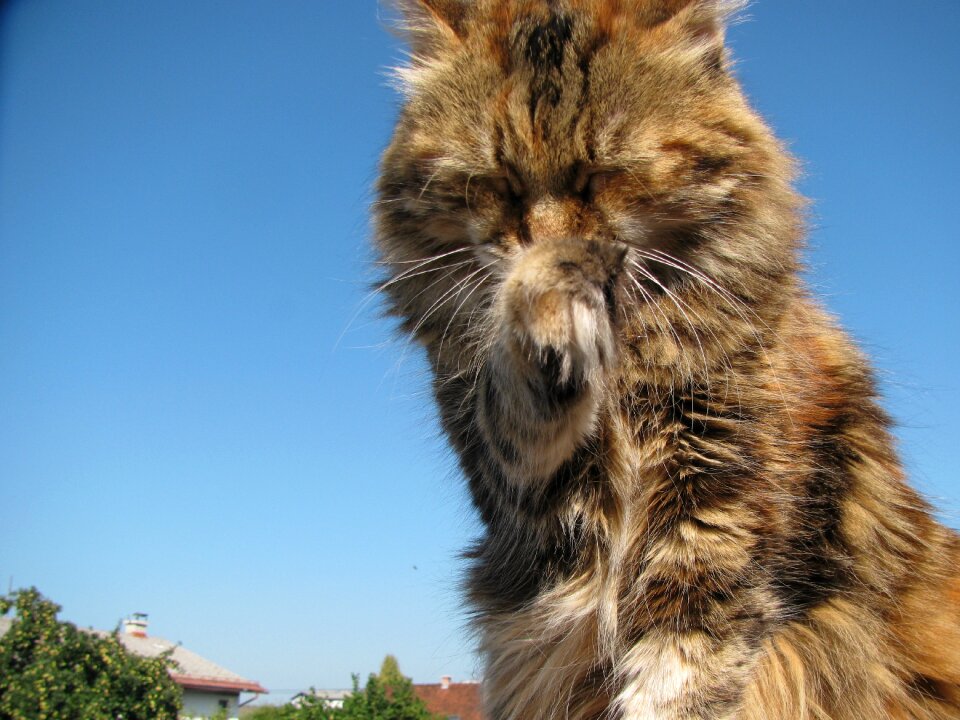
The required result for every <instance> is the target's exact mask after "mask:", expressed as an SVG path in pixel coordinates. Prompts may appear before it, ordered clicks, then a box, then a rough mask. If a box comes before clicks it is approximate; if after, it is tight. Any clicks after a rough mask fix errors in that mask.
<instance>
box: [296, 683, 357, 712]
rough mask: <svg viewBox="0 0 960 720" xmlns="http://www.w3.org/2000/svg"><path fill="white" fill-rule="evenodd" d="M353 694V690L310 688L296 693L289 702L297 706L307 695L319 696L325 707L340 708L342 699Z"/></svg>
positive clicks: (300, 704) (301, 703)
mask: <svg viewBox="0 0 960 720" xmlns="http://www.w3.org/2000/svg"><path fill="white" fill-rule="evenodd" d="M352 694H353V690H315V689H313V688H311V689H310V690H308V691H307V692H301V693H297V694H296V695H294V696H293V699H292V700H290V704H291V705H293V706H294V707H296V708H298V707H301V706H302V705H303V699H304V698H305V697H307V696H310V697H315V698H320V699H321V700H323V701H324V702H325V703H326V704H327V707H331V708H337V709H339V708H342V707H343V701H344V700H345V699H346V698H347V697H348V696H349V695H352Z"/></svg>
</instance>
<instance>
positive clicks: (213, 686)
mask: <svg viewBox="0 0 960 720" xmlns="http://www.w3.org/2000/svg"><path fill="white" fill-rule="evenodd" d="M93 632H96V633H98V634H102V635H106V634H108V633H104V632H102V631H100V630H94V631H93ZM118 637H119V639H120V642H121V643H122V644H123V646H124V647H125V648H126V649H127V650H129V651H130V652H132V653H134V654H135V655H140V656H141V657H156V656H157V655H160V654H162V653H165V652H170V651H172V653H171V655H170V658H171V659H172V660H173V661H174V662H175V663H176V664H177V667H176V668H175V669H172V670H171V671H170V677H172V678H173V680H174V682H176V683H177V685H179V686H180V687H181V688H183V712H182V714H181V717H182V718H208V717H212V716H214V715H216V714H217V713H218V712H221V711H223V710H226V712H227V718H228V720H236V719H237V718H238V717H239V713H240V710H239V708H240V693H242V692H243V693H255V694H257V695H259V694H262V693H266V692H267V690H266V689H264V688H263V687H262V686H261V685H260V683H258V682H255V681H253V680H247V679H246V678H244V677H241V676H239V675H237V674H236V673H233V672H230V671H229V670H227V669H226V668H223V667H220V666H219V665H217V664H216V663H214V662H212V661H210V660H207V659H206V658H205V657H201V656H200V655H197V654H196V653H195V652H191V651H190V650H187V649H186V648H185V647H183V646H182V645H180V644H179V643H173V642H170V641H169V640H164V639H163V638H159V637H153V636H148V635H147V616H146V615H144V614H143V613H134V614H133V615H132V616H131V617H130V618H128V619H127V620H125V621H124V623H123V632H121V633H120V634H119V636H118Z"/></svg>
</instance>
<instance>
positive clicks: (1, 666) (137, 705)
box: [0, 588, 182, 720]
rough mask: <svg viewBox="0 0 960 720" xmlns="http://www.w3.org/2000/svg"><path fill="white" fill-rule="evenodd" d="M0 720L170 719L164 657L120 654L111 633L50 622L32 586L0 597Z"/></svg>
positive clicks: (176, 704)
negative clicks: (10, 618)
mask: <svg viewBox="0 0 960 720" xmlns="http://www.w3.org/2000/svg"><path fill="white" fill-rule="evenodd" d="M11 610H13V611H14V612H15V614H16V618H15V620H14V622H13V623H12V624H11V626H10V629H9V630H8V631H7V633H6V634H5V635H4V636H3V637H2V638H0V720H117V718H122V720H176V718H177V716H178V714H179V711H180V707H181V698H182V693H181V690H180V687H179V686H178V685H177V684H176V683H175V682H174V681H173V680H172V679H171V677H170V674H169V672H168V671H169V669H170V667H171V666H172V661H171V660H170V659H169V658H168V657H158V658H142V657H139V656H137V655H133V654H132V653H129V652H127V650H126V649H125V648H124V647H123V645H122V644H121V643H120V641H119V640H118V639H117V637H116V634H114V635H108V636H100V635H94V634H92V633H88V632H83V631H81V630H78V629H77V627H76V626H75V625H73V624H71V623H65V622H60V621H59V620H57V613H59V612H60V606H58V605H56V604H54V603H53V602H51V601H49V600H47V599H46V598H44V597H43V595H41V594H40V593H39V592H38V591H37V589H36V588H30V589H29V590H20V591H18V592H15V593H13V594H11V595H7V596H0V616H2V615H7V614H8V613H10V611H11Z"/></svg>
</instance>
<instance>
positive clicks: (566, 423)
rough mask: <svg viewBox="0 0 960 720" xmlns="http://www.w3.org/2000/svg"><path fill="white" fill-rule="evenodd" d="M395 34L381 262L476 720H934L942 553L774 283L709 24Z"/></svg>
mask: <svg viewBox="0 0 960 720" xmlns="http://www.w3.org/2000/svg"><path fill="white" fill-rule="evenodd" d="M405 6H406V11H407V19H408V21H409V25H410V32H411V42H412V45H413V50H414V56H413V64H412V66H411V67H410V68H408V69H405V70H403V71H402V75H403V78H404V81H405V83H406V91H407V93H408V100H407V103H406V106H405V108H404V111H403V114H402V116H401V119H400V122H399V124H398V128H397V131H396V134H395V137H394V140H393V142H392V144H391V146H390V148H389V149H388V150H387V153H386V155H385V158H384V163H383V174H382V177H381V180H380V185H379V196H380V197H379V202H378V205H377V222H378V229H377V230H378V232H377V235H378V248H379V252H380V254H381V259H382V260H383V262H384V263H385V267H386V268H387V273H388V279H387V282H386V283H385V284H384V287H385V290H386V292H387V293H388V297H389V298H390V301H391V309H392V311H393V312H394V313H395V314H396V315H397V316H399V317H400V318H401V319H402V321H403V324H404V327H405V329H406V330H407V331H409V332H411V333H412V334H413V335H414V336H416V337H417V338H418V339H419V340H420V341H421V342H422V343H423V345H424V346H425V348H426V350H427V354H428V357H429V359H430V362H431V363H432V365H433V368H434V371H435V377H436V379H435V392H436V397H437V400H438V403H439V407H440V413H441V417H442V420H443V424H444V428H445V430H446V432H447V433H448V435H449V437H450V440H451V443H452V445H453V447H454V448H455V449H456V451H457V453H458V454H459V457H460V461H461V466H462V467H463V470H464V472H465V474H466V476H467V478H468V481H469V485H470V489H471V492H472V494H473V497H474V501H475V504H476V506H477V509H478V511H479V514H480V517H481V519H482V521H483V524H484V527H485V533H484V535H483V537H482V538H481V539H480V540H479V541H478V542H477V544H476V546H475V547H474V548H473V550H472V551H471V553H470V556H471V558H472V560H471V562H472V565H471V571H470V575H469V580H468V587H467V591H468V595H469V598H470V601H471V603H472V606H473V609H474V611H475V616H476V621H475V622H476V627H477V630H478V633H479V638H480V644H481V651H482V653H483V656H484V659H485V662H486V667H485V678H484V682H485V696H486V698H487V701H486V703H487V712H488V715H489V717H490V718H491V719H492V720H553V719H554V718H556V719H560V718H563V719H569V720H599V719H600V718H609V719H611V720H614V719H622V720H680V719H681V718H683V719H688V718H703V719H707V718H736V719H737V720H794V719H796V720H806V719H810V720H814V719H818V720H819V719H824V720H825V719H828V718H829V719H831V720H880V719H881V718H896V719H900V718H903V719H904V720H906V719H911V720H913V719H916V720H919V719H921V718H930V719H934V718H936V719H940V718H960V609H958V608H960V579H958V572H957V565H958V562H960V544H958V540H957V537H956V536H955V535H954V534H953V533H952V532H951V531H949V530H947V529H945V528H943V527H941V526H940V525H938V524H937V523H936V522H935V521H934V520H933V519H932V518H931V516H930V514H929V510H928V508H927V506H926V505H925V503H924V502H923V500H922V499H921V498H920V497H919V496H918V495H917V494H916V493H915V492H914V491H913V490H912V489H911V488H910V487H909V486H908V485H907V484H906V482H905V480H904V478H903V473H902V471H901V469H900V466H899V463H898V460H897V458H896V456H895V453H894V450H893V443H892V440H891V438H890V436H889V434H888V425H889V423H888V420H887V418H886V416H885V415H884V413H883V411H882V410H881V409H880V408H879V406H878V404H877V398H876V394H875V389H874V384H873V381H872V379H871V374H870V371H869V368H868V365H867V363H866V362H865V360H864V359H863V358H862V357H861V355H860V354H859V352H858V351H857V350H856V348H854V347H853V346H852V344H851V343H850V342H849V341H848V340H847V339H846V337H845V336H844V335H843V333H842V332H841V331H840V330H839V329H837V328H836V326H835V325H834V323H833V321H832V320H831V319H830V318H829V317H828V316H827V315H826V314H825V313H823V312H822V311H821V310H820V309H819V308H818V306H817V305H816V303H815V302H814V301H812V300H811V299H810V298H809V296H808V295H807V292H806V290H805V289H804V287H803V285H802V282H801V281H800V280H799V278H798V275H797V272H798V265H799V258H798V253H799V250H800V244H801V237H802V232H803V229H802V221H801V217H800V215H801V207H802V202H801V200H800V199H799V198H798V197H797V196H796V195H795V193H794V191H793V190H792V188H791V184H790V183H791V179H792V178H791V173H792V170H791V162H790V160H789V158H788V157H787V156H786V154H785V153H784V152H783V150H782V149H781V147H780V146H779V144H778V143H777V142H776V140H775V139H774V138H773V137H772V135H771V134H770V132H769V130H768V129H767V128H766V126H765V125H764V124H763V123H762V121H761V120H760V119H759V118H758V117H757V116H756V115H755V114H754V113H753V112H752V111H751V110H750V108H749V107H748V106H747V104H746V102H745V100H744V99H743V96H742V93H741V91H740V89H739V87H738V85H737V83H736V82H735V80H734V79H733V78H732V77H731V76H730V74H729V72H728V70H727V67H726V58H725V54H724V50H723V46H722V15H723V11H724V9H725V8H724V7H723V5H722V4H721V3H719V2H714V1H712V0H556V1H554V2H550V1H548V0H477V1H476V2H466V1H463V2H461V1H459V0H408V1H407V2H406V3H405ZM727 9H729V8H727Z"/></svg>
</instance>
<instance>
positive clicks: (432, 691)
mask: <svg viewBox="0 0 960 720" xmlns="http://www.w3.org/2000/svg"><path fill="white" fill-rule="evenodd" d="M413 690H414V692H415V693H416V694H417V697H419V698H420V699H421V700H423V702H424V704H425V705H426V706H427V709H428V710H429V711H430V712H432V713H437V714H438V715H444V716H446V717H457V718H460V720H484V717H483V708H482V705H481V703H480V683H449V684H446V685H444V684H440V683H437V684H435V685H414V686H413Z"/></svg>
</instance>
